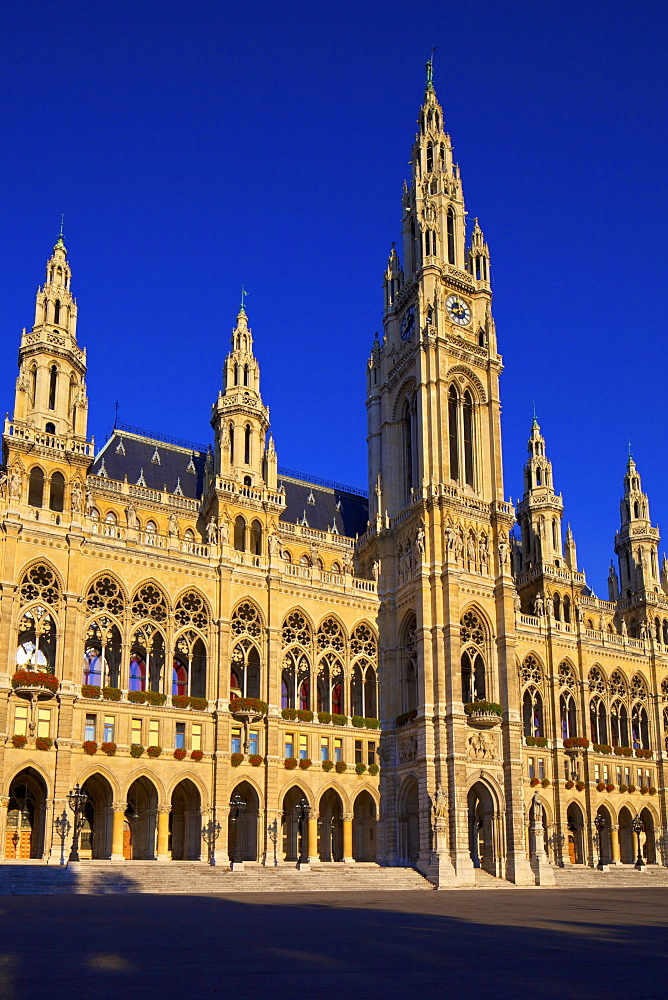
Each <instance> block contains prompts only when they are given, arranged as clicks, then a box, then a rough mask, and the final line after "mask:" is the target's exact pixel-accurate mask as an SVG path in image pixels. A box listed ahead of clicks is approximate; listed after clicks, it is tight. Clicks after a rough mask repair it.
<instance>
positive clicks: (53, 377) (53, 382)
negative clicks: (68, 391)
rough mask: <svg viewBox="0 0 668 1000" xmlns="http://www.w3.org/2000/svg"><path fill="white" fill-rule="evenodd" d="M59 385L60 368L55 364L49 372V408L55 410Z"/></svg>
mask: <svg viewBox="0 0 668 1000" xmlns="http://www.w3.org/2000/svg"><path fill="white" fill-rule="evenodd" d="M57 386H58V369H57V368H56V366H55V365H52V366H51V371H50V373H49V409H50V410H55V408H56V388H57Z"/></svg>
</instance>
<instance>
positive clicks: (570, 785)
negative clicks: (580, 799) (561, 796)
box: [565, 780, 575, 790]
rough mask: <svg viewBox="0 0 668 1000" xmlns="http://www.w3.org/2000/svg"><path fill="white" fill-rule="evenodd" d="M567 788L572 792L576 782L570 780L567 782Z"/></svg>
mask: <svg viewBox="0 0 668 1000" xmlns="http://www.w3.org/2000/svg"><path fill="white" fill-rule="evenodd" d="M565 787H566V788H568V789H569V790H570V789H571V788H575V782H574V781H570V780H569V781H567V782H566V785H565Z"/></svg>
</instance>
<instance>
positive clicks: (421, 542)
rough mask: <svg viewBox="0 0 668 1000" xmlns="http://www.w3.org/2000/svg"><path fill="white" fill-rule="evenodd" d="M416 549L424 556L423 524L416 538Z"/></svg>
mask: <svg viewBox="0 0 668 1000" xmlns="http://www.w3.org/2000/svg"><path fill="white" fill-rule="evenodd" d="M415 548H416V549H417V550H418V552H419V553H420V555H424V525H423V524H421V525H420V527H419V528H418V531H417V535H416V536H415Z"/></svg>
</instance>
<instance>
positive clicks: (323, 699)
mask: <svg viewBox="0 0 668 1000" xmlns="http://www.w3.org/2000/svg"><path fill="white" fill-rule="evenodd" d="M318 711H319V712H332V713H334V714H335V715H343V714H344V713H345V707H344V698H343V663H342V662H341V660H340V659H339V657H338V656H337V655H336V653H333V652H327V653H325V654H324V655H323V656H322V657H321V658H320V662H319V663H318Z"/></svg>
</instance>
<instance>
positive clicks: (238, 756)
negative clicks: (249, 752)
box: [230, 753, 244, 767]
mask: <svg viewBox="0 0 668 1000" xmlns="http://www.w3.org/2000/svg"><path fill="white" fill-rule="evenodd" d="M243 759H244V755H243V754H242V753H233V754H230V764H231V765H232V767H239V764H241V762H242V761H243Z"/></svg>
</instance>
